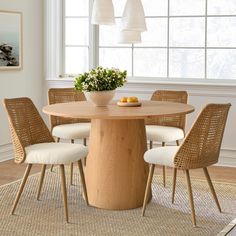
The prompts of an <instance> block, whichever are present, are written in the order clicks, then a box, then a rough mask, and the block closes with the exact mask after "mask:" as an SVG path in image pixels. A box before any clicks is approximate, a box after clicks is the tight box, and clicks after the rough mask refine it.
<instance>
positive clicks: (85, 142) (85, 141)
mask: <svg viewBox="0 0 236 236" xmlns="http://www.w3.org/2000/svg"><path fill="white" fill-rule="evenodd" d="M83 144H84V146H87V140H86V138H84V139H83Z"/></svg>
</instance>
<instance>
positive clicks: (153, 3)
mask: <svg viewBox="0 0 236 236" xmlns="http://www.w3.org/2000/svg"><path fill="white" fill-rule="evenodd" d="M142 4H143V8H144V12H145V16H167V14H168V0H142Z"/></svg>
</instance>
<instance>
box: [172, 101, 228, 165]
mask: <svg viewBox="0 0 236 236" xmlns="http://www.w3.org/2000/svg"><path fill="white" fill-rule="evenodd" d="M230 106H231V104H208V105H207V106H206V107H205V108H204V109H203V110H202V112H201V113H200V115H199V116H198V118H197V120H196V121H195V123H194V124H193V126H192V129H191V130H190V131H189V133H188V134H187V136H186V138H185V139H184V141H183V143H182V145H181V146H180V149H179V151H178V153H177V154H176V156H175V159H174V163H175V166H176V168H178V169H195V168H203V167H207V166H210V165H213V164H215V163H217V162H218V158H219V153H220V147H221V142H222V138H223V134H224V130H225V124H226V120H227V116H228V111H229V108H230Z"/></svg>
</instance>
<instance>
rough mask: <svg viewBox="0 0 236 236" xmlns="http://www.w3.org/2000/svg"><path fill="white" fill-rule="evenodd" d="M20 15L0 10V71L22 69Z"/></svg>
mask: <svg viewBox="0 0 236 236" xmlns="http://www.w3.org/2000/svg"><path fill="white" fill-rule="evenodd" d="M22 61H23V60H22V13H21V12H14V11H2V10H0V70H14V69H21V68H22Z"/></svg>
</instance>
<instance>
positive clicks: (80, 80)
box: [74, 66, 127, 92]
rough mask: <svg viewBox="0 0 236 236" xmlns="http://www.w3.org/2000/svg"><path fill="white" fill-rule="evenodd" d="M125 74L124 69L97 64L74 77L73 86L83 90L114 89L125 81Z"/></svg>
mask: <svg viewBox="0 0 236 236" xmlns="http://www.w3.org/2000/svg"><path fill="white" fill-rule="evenodd" d="M126 76H127V71H126V70H124V71H121V70H119V69H115V68H111V69H109V68H103V67H101V66H98V67H97V68H95V69H92V70H90V71H89V72H85V73H84V74H80V75H78V76H77V77H76V78H75V83H74V86H75V89H76V90H78V91H84V92H93V91H108V90H114V89H116V88H117V87H121V86H123V85H124V84H125V83H126V81H127V80H126Z"/></svg>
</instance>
